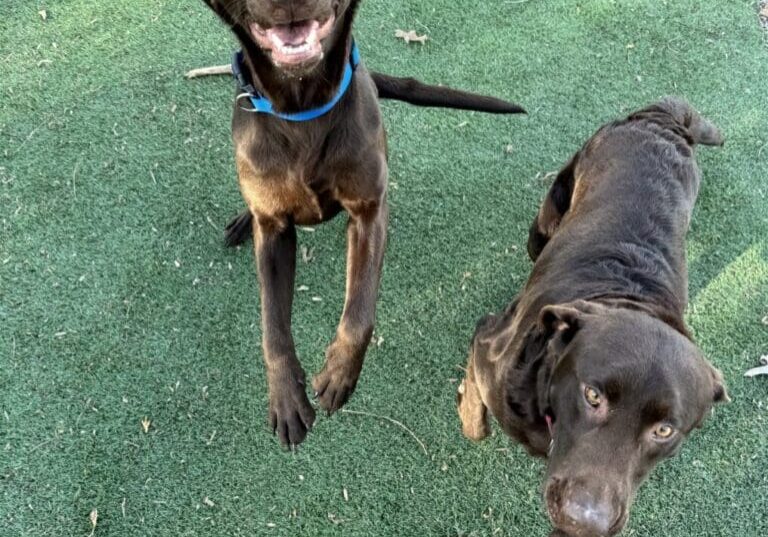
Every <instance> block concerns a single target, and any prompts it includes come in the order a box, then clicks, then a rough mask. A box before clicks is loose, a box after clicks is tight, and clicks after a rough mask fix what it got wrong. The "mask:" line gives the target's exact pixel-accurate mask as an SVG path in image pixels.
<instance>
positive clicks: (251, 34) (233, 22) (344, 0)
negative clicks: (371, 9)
mask: <svg viewBox="0 0 768 537" xmlns="http://www.w3.org/2000/svg"><path fill="white" fill-rule="evenodd" d="M204 1H205V3H206V4H208V5H209V6H210V7H211V9H213V10H214V11H215V12H216V13H217V14H218V15H219V16H220V17H221V18H222V19H223V20H224V21H225V22H226V23H227V24H229V25H230V26H231V27H232V30H233V31H234V33H235V35H237V37H238V39H239V40H240V42H241V44H242V45H243V47H244V49H246V51H247V52H249V53H250V54H251V55H254V56H257V57H256V58H254V60H255V61H260V60H263V59H266V60H267V61H269V62H270V63H271V64H272V65H273V66H274V67H275V68H276V69H277V70H279V71H280V72H281V73H282V74H283V75H285V76H289V77H300V76H305V75H307V74H310V73H311V72H312V71H313V70H314V69H316V68H317V66H318V65H320V63H321V61H322V60H323V58H324V57H325V56H326V55H327V54H328V53H329V52H330V51H331V49H332V48H334V46H335V45H336V44H337V43H338V42H339V41H340V39H342V38H346V36H347V35H348V34H349V32H350V31H351V23H352V18H353V16H354V12H355V9H356V8H357V4H358V0H204ZM344 45H345V46H346V39H344Z"/></svg>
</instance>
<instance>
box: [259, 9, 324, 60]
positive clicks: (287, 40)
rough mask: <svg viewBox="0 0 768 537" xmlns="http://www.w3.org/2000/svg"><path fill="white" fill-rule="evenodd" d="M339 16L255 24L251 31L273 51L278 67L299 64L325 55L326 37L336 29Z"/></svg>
mask: <svg viewBox="0 0 768 537" xmlns="http://www.w3.org/2000/svg"><path fill="white" fill-rule="evenodd" d="M335 20H336V17H335V16H334V15H331V16H330V17H328V18H327V19H326V20H324V21H320V20H317V19H310V20H303V21H294V22H292V23H290V24H277V25H275V26H272V27H271V28H264V27H262V26H261V25H259V24H256V23H253V24H251V28H250V29H251V34H252V35H253V38H254V39H255V40H256V42H257V43H258V45H259V46H260V47H261V48H262V49H264V50H269V51H271V53H272V61H273V62H274V63H275V64H276V65H277V66H278V67H288V68H290V67H296V66H300V65H304V64H306V63H309V62H312V61H317V60H320V59H322V57H323V40H324V39H325V38H326V37H328V36H329V35H330V33H331V30H333V23H334V22H335Z"/></svg>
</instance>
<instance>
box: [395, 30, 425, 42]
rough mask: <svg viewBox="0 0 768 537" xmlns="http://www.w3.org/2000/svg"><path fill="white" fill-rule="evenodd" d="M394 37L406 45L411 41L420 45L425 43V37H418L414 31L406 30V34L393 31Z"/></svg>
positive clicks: (400, 31) (401, 31)
mask: <svg viewBox="0 0 768 537" xmlns="http://www.w3.org/2000/svg"><path fill="white" fill-rule="evenodd" d="M395 37H397V38H399V39H402V40H403V41H405V42H406V43H411V42H412V41H415V42H418V43H421V44H422V45H423V44H424V43H426V42H427V39H429V37H427V36H426V35H419V34H417V33H416V31H415V30H408V31H407V32H406V31H404V30H395Z"/></svg>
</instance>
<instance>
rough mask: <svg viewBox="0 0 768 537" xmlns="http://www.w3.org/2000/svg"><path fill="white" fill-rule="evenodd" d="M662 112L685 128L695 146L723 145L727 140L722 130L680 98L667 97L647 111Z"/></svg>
mask: <svg viewBox="0 0 768 537" xmlns="http://www.w3.org/2000/svg"><path fill="white" fill-rule="evenodd" d="M654 109H655V110H661V111H662V112H665V113H667V114H669V115H670V116H672V118H673V119H674V120H675V122H676V123H678V124H679V125H681V126H683V127H684V128H685V129H686V130H687V131H688V134H689V135H690V137H691V140H692V141H693V143H694V144H702V145H723V144H724V143H725V138H723V135H722V134H721V133H720V130H719V129H718V128H717V127H716V126H715V125H714V123H712V122H711V121H709V120H708V119H706V118H705V117H703V116H702V115H701V114H699V113H698V112H697V111H696V109H695V108H693V107H692V106H691V105H690V104H688V102H687V101H685V100H684V99H681V98H680V97H665V98H664V99H662V100H661V101H659V102H658V103H656V104H654V105H651V106H650V107H649V108H648V109H647V110H651V111H652V110H654Z"/></svg>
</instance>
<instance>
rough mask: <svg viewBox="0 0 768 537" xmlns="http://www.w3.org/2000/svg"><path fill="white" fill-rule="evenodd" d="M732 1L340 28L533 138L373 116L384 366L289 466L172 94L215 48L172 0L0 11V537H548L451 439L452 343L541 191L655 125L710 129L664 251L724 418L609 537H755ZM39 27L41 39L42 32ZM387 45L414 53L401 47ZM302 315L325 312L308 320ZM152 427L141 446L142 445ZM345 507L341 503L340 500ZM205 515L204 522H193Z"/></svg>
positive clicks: (192, 6) (246, 278) (455, 119)
mask: <svg viewBox="0 0 768 537" xmlns="http://www.w3.org/2000/svg"><path fill="white" fill-rule="evenodd" d="M755 4H756V2H754V1H751V0H750V1H748V0H717V1H715V0H710V1H706V2H702V1H698V0H563V1H561V2H555V1H554V0H551V1H536V0H531V1H528V2H514V1H508V0H486V1H484V2H456V1H449V0H386V1H384V0H382V1H374V0H365V1H364V2H363V6H362V9H361V12H360V16H359V18H358V21H357V26H356V34H355V35H356V38H357V41H358V44H359V45H360V48H361V51H362V54H363V58H364V61H365V62H366V63H367V65H368V66H369V67H370V68H372V69H375V70H381V71H385V72H388V73H393V74H399V75H417V76H419V77H420V78H422V79H424V80H426V81H429V82H433V83H450V84H451V85H454V86H458V87H463V88H471V89H475V90H478V91H483V92H489V93H493V94H497V95H499V96H503V97H507V98H510V99H513V100H515V101H517V102H519V103H521V104H523V105H524V106H525V107H526V108H527V109H528V110H529V112H530V115H529V116H528V117H493V116H488V115H482V114H474V113H465V112H455V111H445V110H423V109H416V108H411V107H408V106H406V105H403V104H399V103H391V102H387V103H383V105H382V108H383V111H384V116H385V121H386V124H387V128H388V131H389V134H390V157H391V160H390V163H391V177H390V179H391V187H390V200H391V205H392V211H391V213H392V216H391V223H390V242H389V247H388V252H387V257H386V261H385V269H384V277H383V285H382V290H381V294H380V300H379V308H378V324H377V328H376V337H377V338H381V340H380V345H375V346H373V347H372V348H371V349H370V351H369V352H368V361H367V362H366V366H365V368H364V371H363V376H362V380H361V382H360V384H359V385H358V390H357V393H356V394H355V396H354V397H353V398H352V400H351V401H350V403H349V405H348V406H347V408H348V409H350V410H354V411H358V412H367V413H373V414H377V415H381V416H387V417H390V418H393V419H396V420H399V421H401V422H402V423H403V424H405V425H407V427H409V428H410V429H411V430H413V432H414V433H415V434H416V435H417V436H418V438H419V439H420V440H421V441H423V443H424V445H425V447H426V449H427V452H428V455H425V454H424V452H423V451H422V450H421V448H420V447H419V445H418V443H417V442H416V441H415V440H414V439H413V438H412V437H411V436H410V435H409V434H408V433H407V432H406V431H404V430H403V429H401V428H400V427H398V426H396V425H394V424H392V423H390V422H388V421H386V420H383V419H379V418H375V417H370V416H364V415H357V414H339V415H336V416H334V417H332V418H330V419H329V418H326V417H324V416H323V417H321V418H320V419H319V421H318V423H317V426H316V429H315V431H314V432H313V433H312V434H311V436H310V438H309V440H308V441H307V442H306V443H305V444H304V445H302V446H301V448H300V449H299V450H298V452H296V453H294V454H291V453H286V452H284V451H281V449H280V448H279V447H278V445H277V442H276V440H275V439H274V438H273V437H272V436H271V435H270V434H268V432H267V428H266V423H265V409H266V395H265V378H264V371H263V367H262V364H261V357H260V346H259V339H260V336H259V307H258V294H257V289H258V285H257V281H256V278H255V274H254V268H253V259H252V254H251V251H250V246H249V247H244V248H241V249H238V250H228V249H226V248H225V247H224V246H223V244H222V233H221V230H222V227H223V226H224V224H225V223H226V222H227V220H228V219H229V218H230V217H231V216H233V215H234V214H235V213H236V212H237V211H238V210H239V209H240V208H241V206H242V202H241V199H240V195H239V193H238V190H237V184H236V181H235V172H234V165H233V157H232V151H231V142H230V137H229V121H230V113H231V102H232V96H233V85H232V83H231V81H230V80H228V79H225V78H221V77H214V78H207V79H202V80H195V81H187V80H185V79H184V78H183V77H182V75H183V73H184V72H185V71H186V70H187V69H190V68H193V67H200V66H204V65H209V64H220V63H225V62H226V61H228V58H229V54H230V51H231V50H232V48H233V46H234V43H233V40H232V39H231V37H230V36H229V33H228V31H227V29H226V28H225V27H224V26H222V25H221V24H220V23H219V22H218V21H217V19H216V18H215V17H214V15H213V14H212V13H210V12H209V11H208V10H207V9H206V8H205V6H204V5H203V4H202V2H200V1H197V0H175V1H169V0H131V1H129V2H104V1H101V0H66V1H65V0H48V1H42V0H36V1H22V0H2V2H0V535H2V536H3V537H6V536H34V537H44V536H70V535H72V536H87V535H88V534H89V533H90V532H91V529H92V528H91V523H90V521H89V513H90V512H91V511H92V509H94V508H96V509H98V513H99V516H98V523H97V527H96V529H95V532H94V536H97V537H103V536H168V537H170V536H174V537H176V536H192V535H200V536H204V535H205V536H207V535H216V536H219V535H220V536H252V535H258V536H296V535H309V536H316V535H317V536H320V535H323V536H324V535H329V536H354V537H374V536H376V537H380V536H383V537H386V536H418V537H421V536H504V535H508V536H525V537H528V536H542V537H543V536H545V535H546V534H547V531H548V528H549V525H548V522H547V519H546V516H545V513H544V510H543V508H542V502H541V498H540V483H541V477H542V473H543V464H542V462H541V461H539V460H534V459H531V458H529V457H528V456H526V455H525V454H524V453H523V451H522V450H521V449H520V448H519V447H517V446H515V445H513V444H512V443H511V442H510V441H509V440H508V439H507V438H506V437H505V436H504V435H503V434H501V433H499V432H497V433H496V434H495V436H494V437H493V438H490V439H489V440H488V441H486V442H484V443H482V444H479V445H473V444H471V443H469V442H468V441H466V440H464V439H463V437H462V436H461V434H460V432H459V423H458V419H457V416H456V412H455V408H454V400H455V397H454V394H455V389H456V379H457V378H459V377H460V376H461V374H462V373H461V371H460V370H459V368H458V366H459V365H461V364H463V363H464V361H465V352H466V349H467V346H468V343H469V338H470V336H471V333H472V329H473V326H474V324H475V321H476V320H477V319H478V317H479V316H481V315H483V314H485V313H487V312H488V311H491V310H497V309H500V308H501V307H503V306H504V305H505V304H506V303H507V302H508V301H509V300H510V299H511V297H512V296H513V294H514V293H515V292H516V290H517V289H518V288H519V287H520V286H521V284H523V282H524V281H525V278H526V276H527V274H528V272H529V270H530V267H531V264H530V262H529V261H528V259H527V257H526V254H525V239H526V235H527V233H526V232H527V228H528V225H529V223H530V220H531V218H532V217H533V215H534V214H535V212H536V210H537V204H538V202H539V200H540V199H541V198H542V196H543V195H544V192H545V191H546V189H547V187H548V179H543V177H544V175H545V174H547V173H548V172H551V171H554V170H556V169H557V168H558V167H559V166H561V165H562V164H563V163H564V162H565V161H566V160H567V159H568V158H569V156H570V155H571V154H572V153H573V152H574V151H575V150H576V149H577V148H578V147H579V146H580V145H581V143H583V141H584V140H586V138H587V137H589V136H590V135H591V133H592V132H594V130H595V129H596V128H597V127H598V126H599V125H601V124H602V123H603V122H605V121H607V120H610V119H612V118H615V117H618V116H621V115H622V114H625V113H626V112H629V111H630V110H632V109H634V108H637V107H639V106H642V105H644V104H646V103H648V102H650V101H652V100H655V99H657V98H659V97H661V96H663V95H666V94H676V95H681V96H684V97H686V98H688V99H689V100H690V101H691V102H692V103H693V104H694V105H695V106H696V107H698V108H699V109H700V110H702V111H703V112H704V113H705V115H706V116H708V117H709V118H710V119H712V120H713V121H714V122H715V123H716V124H717V125H718V126H720V127H721V129H722V130H723V132H724V134H725V136H726V137H727V139H728V143H727V144H726V146H725V147H724V148H723V149H712V148H706V149H701V150H700V151H699V162H700V165H701V167H702V169H703V172H704V181H703V184H702V191H701V197H700V199H699V203H698V208H697V210H696V213H695V215H694V220H693V225H692V230H691V233H690V237H689V243H688V248H689V254H690V272H691V303H690V308H689V310H688V317H687V318H688V321H689V323H690V325H691V327H692V329H693V331H694V333H695V336H696V339H697V341H698V342H699V343H700V346H701V348H702V349H703V351H704V352H705V353H706V355H707V356H708V357H709V358H710V359H711V360H712V362H713V363H714V364H716V365H717V366H718V367H719V368H721V369H722V370H723V371H724V373H725V376H726V379H727V381H728V385H729V388H730V392H731V395H732V397H733V400H734V401H733V403H732V404H730V405H728V406H723V407H718V408H717V410H716V411H715V413H714V416H713V418H712V419H710V420H709V421H707V423H706V425H705V427H704V429H703V430H702V431H699V432H696V433H695V434H694V435H693V437H692V438H691V439H690V441H689V442H688V444H687V446H686V447H685V449H683V451H682V453H681V454H680V455H679V456H678V457H676V458H675V459H673V460H670V461H667V462H665V463H663V464H662V465H661V466H660V467H659V468H658V469H657V470H656V471H655V472H654V473H653V474H652V476H651V477H650V479H649V480H648V482H647V483H646V484H645V485H644V486H643V487H642V488H641V490H640V493H639V496H638V498H637V501H636V504H635V508H634V510H633V513H632V518H631V520H630V522H629V524H628V526H627V529H626V530H625V533H624V534H625V535H636V536H661V535H663V536H665V537H690V536H694V535H695V536H726V535H727V536H740V537H758V536H762V535H766V534H768V515H767V514H766V511H767V510H768V433H767V431H768V426H767V425H766V422H767V421H768V379H766V378H765V377H763V378H755V379H745V378H744V377H743V376H742V374H743V372H744V370H746V369H747V368H748V367H752V366H754V365H755V364H756V362H757V360H758V358H759V357H760V355H761V354H768V327H766V326H764V325H763V323H761V319H762V318H763V317H764V316H766V315H768V259H767V258H768V193H767V190H768V186H766V185H767V184H768V183H767V182H766V174H768V106H767V105H766V89H767V88H768V47H766V40H765V36H764V35H763V31H762V30H761V28H760V25H759V22H758V16H757V7H756V5H755ZM43 8H44V9H45V10H46V12H47V20H45V21H44V20H42V19H41V16H40V15H39V14H38V10H40V9H43ZM396 29H404V30H411V29H414V30H416V31H417V32H419V33H426V34H427V35H429V37H430V40H429V41H428V42H427V44H426V45H424V46H422V45H420V44H418V43H416V44H411V45H406V44H405V43H404V42H402V41H400V40H397V39H395V37H394V32H395V30H396ZM343 229H344V220H343V218H338V219H337V220H336V221H334V222H333V223H330V224H328V225H324V226H320V227H319V228H317V229H316V230H315V231H314V232H300V234H299V241H300V244H301V245H303V246H306V247H307V248H309V249H314V259H313V260H312V262H311V263H303V262H301V261H300V262H299V267H298V275H297V285H304V286H307V287H308V288H309V291H306V292H297V294H296V301H295V313H294V323H293V327H294V333H295V337H296V344H297V347H298V352H299V354H300V358H301V360H302V362H303V364H304V365H305V367H306V369H307V370H308V371H309V372H314V371H316V370H318V369H319V367H320V366H321V363H322V359H323V351H324V348H325V346H326V345H327V343H328V342H329V340H330V338H331V336H332V335H333V330H334V328H335V324H336V321H337V319H338V316H339V313H340V310H341V305H342V301H343V288H344V268H343V263H344V232H343ZM313 297H321V298H322V301H321V302H317V301H313V300H312V298H313ZM145 417H147V418H148V419H149V420H151V425H150V426H149V430H148V432H147V433H144V432H143V431H142V425H141V420H142V419H143V418H145ZM344 490H346V491H347V494H346V496H347V497H346V498H345V494H344ZM206 498H207V499H206Z"/></svg>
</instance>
